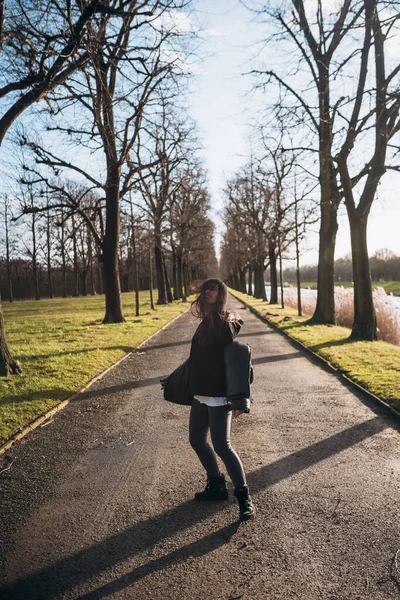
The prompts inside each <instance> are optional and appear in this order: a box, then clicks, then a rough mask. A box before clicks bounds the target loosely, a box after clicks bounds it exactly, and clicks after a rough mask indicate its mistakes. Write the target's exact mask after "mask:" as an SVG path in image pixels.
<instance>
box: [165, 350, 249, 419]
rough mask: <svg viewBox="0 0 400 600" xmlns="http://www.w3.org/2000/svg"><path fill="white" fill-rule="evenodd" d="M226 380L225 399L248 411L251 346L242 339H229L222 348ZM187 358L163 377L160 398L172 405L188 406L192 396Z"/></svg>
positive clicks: (231, 405) (237, 408)
mask: <svg viewBox="0 0 400 600" xmlns="http://www.w3.org/2000/svg"><path fill="white" fill-rule="evenodd" d="M224 358H225V369H226V379H227V395H226V397H227V400H228V404H229V405H230V407H231V408H232V409H233V410H244V411H245V412H250V383H251V382H252V381H253V368H252V366H251V348H250V346H249V345H248V344H243V343H242V342H232V343H231V344H228V345H227V346H225V348H224ZM189 368H190V359H189V358H188V359H187V360H185V362H184V363H182V364H181V365H180V366H179V367H178V368H177V369H175V371H173V373H171V375H169V377H167V378H166V379H165V385H164V398H165V400H168V402H173V403H174V404H184V405H190V404H192V402H193V395H192V394H191V393H190V390H189Z"/></svg>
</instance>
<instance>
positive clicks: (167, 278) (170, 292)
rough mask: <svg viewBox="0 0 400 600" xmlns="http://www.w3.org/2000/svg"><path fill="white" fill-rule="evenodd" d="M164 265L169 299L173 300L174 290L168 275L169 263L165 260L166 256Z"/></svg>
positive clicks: (169, 300)
mask: <svg viewBox="0 0 400 600" xmlns="http://www.w3.org/2000/svg"><path fill="white" fill-rule="evenodd" d="M163 267H164V276H165V289H166V290H167V300H168V302H172V300H173V297H172V290H171V284H170V281H169V277H168V270H167V263H166V261H165V256H163Z"/></svg>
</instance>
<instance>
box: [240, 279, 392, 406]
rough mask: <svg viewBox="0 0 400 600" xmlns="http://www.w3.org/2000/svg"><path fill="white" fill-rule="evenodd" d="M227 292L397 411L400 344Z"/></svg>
mask: <svg viewBox="0 0 400 600" xmlns="http://www.w3.org/2000/svg"><path fill="white" fill-rule="evenodd" d="M230 292H231V293H232V295H234V296H235V297H236V298H238V299H239V300H243V302H245V303H246V304H247V305H248V306H251V307H252V308H253V309H254V310H255V311H256V312H257V313H258V314H259V315H261V316H262V317H266V318H267V319H268V320H269V321H271V322H272V323H274V324H275V325H277V326H278V327H279V328H280V329H283V330H285V331H286V333H287V334H289V335H290V336H291V337H292V338H294V339H295V340H297V341H299V342H301V343H302V344H304V346H306V347H307V348H309V349H310V350H312V351H313V352H315V353H316V354H319V355H320V356H322V357H323V358H325V359H326V360H327V361H328V362H330V363H331V365H333V366H334V367H336V368H338V369H340V371H342V372H343V373H345V374H346V375H347V376H348V377H350V379H352V380H353V381H355V382H357V383H359V384H360V385H362V386H363V387H364V388H365V389H367V390H368V391H370V392H372V393H373V394H375V395H376V396H378V397H379V398H381V399H382V400H384V401H385V402H387V403H388V404H390V405H391V406H393V408H395V409H396V410H397V411H399V412H400V347H398V346H394V345H393V344H389V343H387V342H360V341H353V340H350V339H349V336H350V329H347V328H346V327H339V326H334V325H308V324H307V321H308V319H309V318H310V315H305V316H303V317H299V316H298V315H297V311H296V310H294V309H293V308H285V309H283V310H282V308H281V307H280V305H277V304H267V303H265V302H263V301H262V300H256V299H254V298H253V297H252V296H248V295H247V294H242V293H240V292H237V291H236V290H230Z"/></svg>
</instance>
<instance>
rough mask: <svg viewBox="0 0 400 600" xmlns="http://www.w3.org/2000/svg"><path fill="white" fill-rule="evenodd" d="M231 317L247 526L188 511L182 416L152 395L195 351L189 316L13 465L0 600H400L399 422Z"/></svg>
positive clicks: (222, 512)
mask: <svg viewBox="0 0 400 600" xmlns="http://www.w3.org/2000/svg"><path fill="white" fill-rule="evenodd" d="M230 306H231V308H234V309H236V310H238V311H239V312H240V313H241V314H242V315H243V318H244V321H245V325H244V328H243V333H242V334H241V336H240V339H241V340H242V341H246V342H248V343H250V344H251V345H252V348H253V362H254V368H255V382H254V384H253V386H252V392H253V396H254V398H255V403H254V405H253V407H252V411H251V414H250V415H243V416H242V417H240V418H239V419H237V420H235V421H234V424H233V434H232V442H233V446H234V447H235V448H236V449H237V450H238V452H239V454H240V455H241V457H242V460H243V462H244V465H245V468H246V471H247V473H248V481H249V485H250V487H251V492H252V495H253V497H254V501H255V504H256V507H257V511H258V514H257V518H256V519H255V520H254V521H251V522H248V523H243V524H240V525H239V523H238V522H237V506H236V504H235V502H234V501H233V499H231V500H230V501H229V502H225V503H222V504H221V503H215V504H206V505H202V504H200V505H199V504H198V503H195V502H194V501H193V500H192V497H193V493H194V491H196V490H198V489H201V487H202V486H203V485H204V476H203V473H202V470H201V466H200V464H199V463H198V460H197V458H196V456H195V454H194V452H193V451H192V449H191V448H190V446H189V444H188V441H187V420H188V412H189V410H188V408H187V407H179V406H174V405H172V404H167V403H166V402H165V401H164V400H163V399H162V396H161V392H160V386H159V383H158V382H159V379H160V377H162V376H163V375H165V374H168V373H169V372H170V371H172V370H173V369H174V368H175V367H176V366H178V365H179V364H180V363H181V362H182V361H183V360H184V359H185V358H186V357H187V355H188V352H189V347H190V339H191V336H192V334H193V331H194V328H195V321H194V319H193V317H191V315H190V314H188V313H187V314H184V315H183V316H182V317H180V318H179V319H178V320H177V321H175V322H174V323H173V324H172V325H171V326H170V327H169V328H167V329H165V330H164V331H160V332H159V333H158V334H157V336H156V337H154V338H153V339H152V340H150V341H149V342H148V344H146V345H145V346H143V347H142V348H141V349H140V350H139V351H138V352H136V353H134V354H133V355H132V356H130V357H129V358H127V359H126V360H125V361H124V362H123V363H121V364H120V365H119V366H117V367H116V368H115V369H113V370H112V371H111V372H109V373H108V374H107V375H106V376H105V377H104V378H103V379H102V380H100V381H98V382H96V383H95V384H94V386H93V387H92V388H91V390H90V391H89V392H87V393H85V394H82V395H81V396H80V397H79V398H78V399H77V400H75V401H73V402H72V403H71V404H70V405H68V406H67V407H66V409H65V410H63V411H62V412H60V413H59V414H57V415H56V416H55V417H54V419H53V420H52V422H51V423H50V424H48V425H46V426H45V427H39V428H38V429H36V430H35V431H33V432H32V433H31V434H29V435H28V436H26V437H25V438H24V439H23V440H22V441H21V442H20V443H18V444H17V445H15V446H13V447H12V448H11V449H10V450H9V451H8V456H7V457H6V460H7V461H8V463H7V464H10V463H11V462H12V461H13V462H12V464H11V467H10V468H9V469H8V470H7V471H3V472H2V473H1V474H0V485H1V505H0V518H1V535H0V538H1V539H0V557H1V583H2V587H1V588H0V598H1V599H2V600H3V599H4V600H19V599H21V600H39V599H40V600H49V599H57V600H58V599H59V600H61V599H63V600H72V599H78V598H79V599H81V600H82V599H84V600H92V599H102V598H115V599H125V598H126V599H130V598H132V599H133V598H134V599H135V600H141V599H147V598H150V599H152V600H169V599H172V600H175V599H184V600H234V599H239V598H240V599H243V600H266V599H268V600H274V599H282V600H286V599H292V598H298V599H302V600H314V599H324V600H325V599H326V600H347V599H348V600H356V599H360V600H361V599H362V600H368V599H371V600H372V599H374V600H378V599H382V600H390V599H392V598H400V551H399V549H400V525H399V523H400V518H399V517H400V514H399V513H400V508H399V505H400V503H399V498H400V478H399V475H400V460H399V459H400V434H399V431H398V429H397V425H396V423H395V422H394V421H392V420H391V418H390V417H388V416H387V415H386V414H385V413H384V412H383V411H382V409H380V408H379V407H376V406H374V405H373V404H372V403H370V402H369V401H368V400H367V399H365V398H363V397H362V396H361V395H359V396H357V395H355V393H354V392H353V391H350V390H349V389H348V388H346V387H345V385H343V383H342V382H341V381H339V380H338V378H337V377H335V375H334V374H330V373H327V372H325V371H324V370H322V369H320V368H319V367H318V366H316V365H315V364H313V363H312V362H310V361H309V360H308V359H307V357H305V356H304V355H303V354H302V352H301V351H299V350H296V349H295V348H293V346H291V345H290V343H289V342H288V341H287V340H286V339H285V338H283V336H281V335H280V334H279V333H278V332H276V331H274V330H272V329H271V328H270V327H268V326H267V325H265V324H264V323H262V322H261V321H260V320H259V319H257V318H256V317H255V316H254V315H252V314H251V313H250V312H249V311H247V310H245V309H244V308H243V306H242V305H241V304H240V303H239V302H238V301H237V300H235V299H233V298H231V299H230ZM1 468H2V467H0V470H1ZM396 558H397V560H396Z"/></svg>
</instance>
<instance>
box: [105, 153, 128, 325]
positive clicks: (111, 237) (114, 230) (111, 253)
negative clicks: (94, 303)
mask: <svg viewBox="0 0 400 600" xmlns="http://www.w3.org/2000/svg"><path fill="white" fill-rule="evenodd" d="M107 171H108V173H107V184H106V228H105V234H104V240H103V276H104V288H105V296H106V313H105V315H104V319H103V323H124V322H125V319H124V315H123V312H122V302H121V284H120V280H119V264H118V248H119V231H120V211H119V183H120V181H119V180H120V174H119V167H118V165H117V164H115V163H114V162H113V161H111V160H110V159H109V160H108V167H107Z"/></svg>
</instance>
